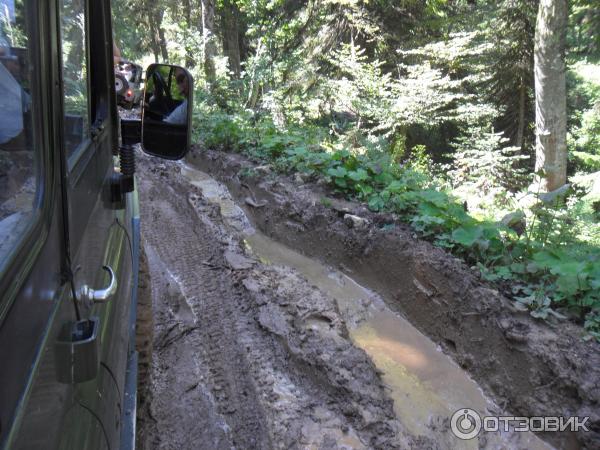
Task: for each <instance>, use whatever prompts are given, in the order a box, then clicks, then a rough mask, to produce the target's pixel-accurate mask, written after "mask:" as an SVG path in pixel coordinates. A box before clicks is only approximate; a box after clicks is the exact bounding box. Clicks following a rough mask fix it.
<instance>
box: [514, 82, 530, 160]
mask: <svg viewBox="0 0 600 450" xmlns="http://www.w3.org/2000/svg"><path fill="white" fill-rule="evenodd" d="M526 96H527V86H526V85H525V80H524V79H523V78H522V77H521V85H520V86H519V122H518V124H517V139H516V142H515V147H519V148H520V149H521V151H523V134H524V133H525V97H526Z"/></svg>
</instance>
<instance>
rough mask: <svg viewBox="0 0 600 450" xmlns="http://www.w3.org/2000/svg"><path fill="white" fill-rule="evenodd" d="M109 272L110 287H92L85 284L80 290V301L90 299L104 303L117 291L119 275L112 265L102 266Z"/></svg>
mask: <svg viewBox="0 0 600 450" xmlns="http://www.w3.org/2000/svg"><path fill="white" fill-rule="evenodd" d="M102 268H103V269H104V270H106V271H107V272H108V275H109V278H110V281H109V282H108V287H106V288H104V289H92V288H91V287H89V286H88V285H87V284H85V285H83V286H82V287H81V289H80V291H79V300H80V301H90V302H93V303H104V302H106V301H108V300H109V299H110V297H111V296H112V295H113V294H114V293H115V292H117V277H116V276H115V272H114V271H113V270H112V268H111V267H110V266H102Z"/></svg>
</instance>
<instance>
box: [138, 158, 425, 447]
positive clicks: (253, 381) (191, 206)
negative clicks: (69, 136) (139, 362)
mask: <svg viewBox="0 0 600 450" xmlns="http://www.w3.org/2000/svg"><path fill="white" fill-rule="evenodd" d="M141 167H142V168H141V172H142V173H143V174H144V175H143V176H140V177H139V180H140V185H139V187H140V193H141V197H142V198H141V203H142V205H143V207H142V220H143V223H144V226H143V229H142V233H143V236H144V245H145V249H146V253H147V255H148V261H149V267H150V272H151V275H152V291H153V294H152V295H153V304H154V321H155V336H154V362H153V368H152V371H151V381H150V383H151V384H150V386H149V389H148V394H147V396H146V398H145V399H144V400H143V401H142V404H141V406H140V419H139V423H138V426H139V432H138V439H139V442H140V447H141V448H148V449H149V448H172V449H186V448H205V449H219V448H223V449H225V448H232V447H233V448H239V449H251V448H258V449H266V448H344V447H347V448H368V447H374V448H390V449H391V448H406V447H409V446H412V445H415V442H416V441H415V440H414V438H412V437H410V436H409V434H408V433H407V432H406V431H405V430H403V428H402V426H401V424H400V423H399V422H398V421H397V420H396V419H395V417H394V413H393V410H392V402H391V400H390V399H389V397H387V396H386V394H385V391H384V387H383V384H382V383H381V381H380V378H379V376H378V375H377V372H376V370H375V368H374V366H373V364H372V363H371V361H370V360H369V358H368V357H367V355H366V354H365V353H364V352H363V351H362V350H360V349H357V348H356V347H354V346H353V345H352V343H351V342H350V340H349V338H348V333H347V330H346V328H345V325H344V322H343V320H342V319H341V318H340V315H339V312H338V311H337V307H336V305H335V302H334V301H333V300H332V299H330V298H328V297H326V296H324V295H323V294H322V293H321V292H319V291H318V290H316V289H315V288H313V287H311V286H309V285H308V283H306V281H305V280H303V279H302V278H301V277H299V276H298V275H297V274H296V273H294V272H293V271H292V270H290V269H283V268H278V267H267V266H265V265H263V264H261V263H260V262H258V261H256V260H253V259H250V258H248V257H247V256H245V254H244V251H243V250H242V247H241V246H240V238H239V237H237V236H235V234H233V233H232V232H231V231H230V230H226V229H225V227H224V224H223V222H222V221H221V217H220V214H219V213H218V211H217V210H216V209H215V207H214V206H212V205H208V204H206V203H205V202H204V201H203V199H202V196H201V193H200V192H198V191H197V190H196V191H195V190H194V189H193V188H192V187H191V186H190V185H189V184H186V183H185V181H184V180H182V179H181V177H180V176H178V175H177V173H176V172H177V170H176V169H175V168H174V167H173V164H168V165H160V166H159V168H158V169H157V168H152V166H150V165H149V164H148V162H147V161H142V163H141ZM420 441H423V439H421V440H420Z"/></svg>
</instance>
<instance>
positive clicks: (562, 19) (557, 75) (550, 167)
mask: <svg viewBox="0 0 600 450" xmlns="http://www.w3.org/2000/svg"><path fill="white" fill-rule="evenodd" d="M567 17H568V7H567V0H541V1H540V7H539V10H538V16H537V22H536V29H535V50H534V76H535V128H536V145H535V160H536V161H535V170H536V172H537V171H540V170H542V171H543V175H542V176H541V179H540V183H541V189H542V190H543V191H553V190H555V189H558V188H559V187H561V186H562V185H563V184H565V183H566V181H567V100H566V99H567V96H566V81H565V41H566V29H567Z"/></svg>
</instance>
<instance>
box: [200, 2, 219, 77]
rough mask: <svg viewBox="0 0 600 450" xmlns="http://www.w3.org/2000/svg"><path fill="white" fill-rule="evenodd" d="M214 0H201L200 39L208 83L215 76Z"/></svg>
mask: <svg viewBox="0 0 600 450" xmlns="http://www.w3.org/2000/svg"><path fill="white" fill-rule="evenodd" d="M214 29H215V0H202V41H203V46H204V75H205V76H206V82H207V83H208V84H209V85H212V84H214V82H215V80H216V78H217V76H216V73H215V63H214V60H213V58H214V57H215V55H216V53H217V49H216V45H215V39H214Z"/></svg>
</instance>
